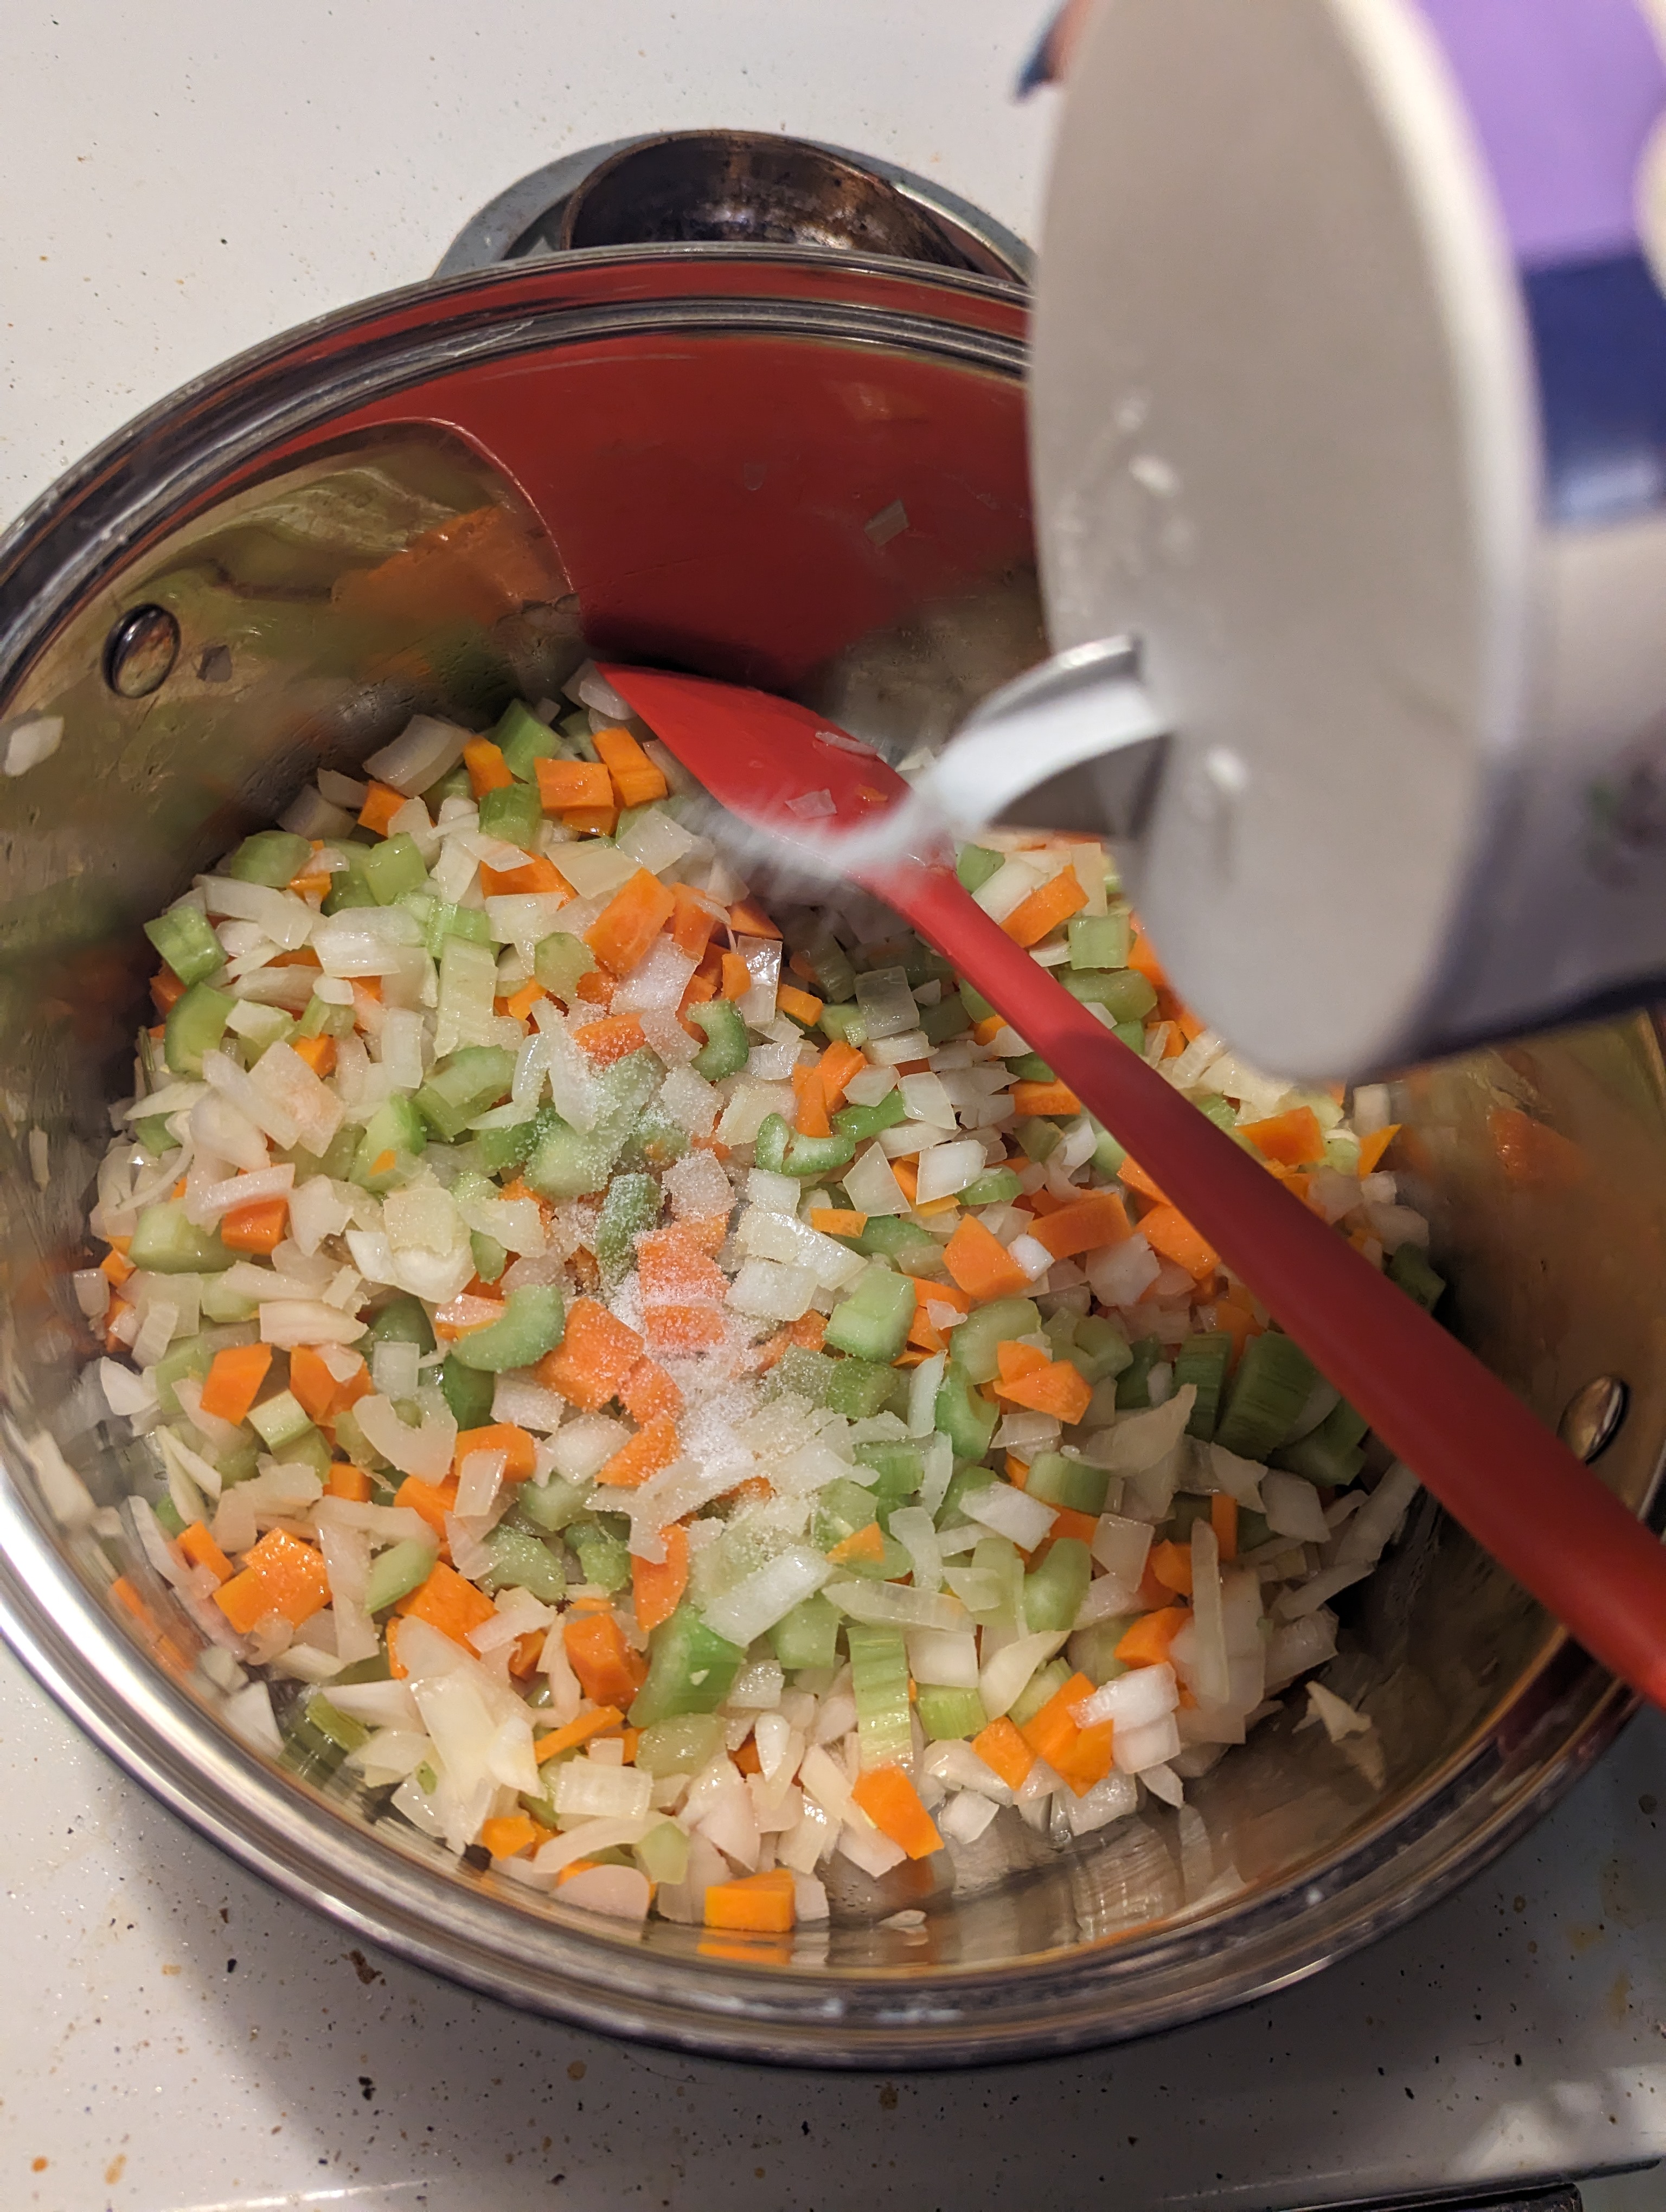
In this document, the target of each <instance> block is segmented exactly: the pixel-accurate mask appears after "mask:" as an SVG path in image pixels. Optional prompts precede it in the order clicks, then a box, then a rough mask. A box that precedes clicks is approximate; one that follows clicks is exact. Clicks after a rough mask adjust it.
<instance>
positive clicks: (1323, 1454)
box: [1273, 1398, 1366, 1489]
mask: <svg viewBox="0 0 1666 2212" xmlns="http://www.w3.org/2000/svg"><path fill="white" fill-rule="evenodd" d="M1365 1428H1366V1421H1365V1415H1364V1414H1363V1413H1356V1412H1355V1410H1354V1408H1353V1407H1352V1406H1350V1405H1349V1403H1348V1401H1347V1399H1346V1398H1343V1399H1341V1400H1339V1401H1338V1402H1337V1403H1336V1404H1335V1406H1333V1407H1331V1409H1330V1411H1329V1413H1327V1414H1326V1415H1325V1418H1324V1419H1323V1420H1322V1421H1321V1422H1320V1424H1319V1425H1318V1427H1317V1428H1316V1429H1314V1430H1312V1431H1310V1432H1309V1434H1308V1435H1306V1436H1304V1437H1298V1439H1297V1441H1296V1442H1295V1443H1293V1444H1286V1445H1284V1446H1283V1447H1282V1448H1281V1449H1280V1450H1278V1451H1275V1452H1274V1455H1273V1464H1274V1467H1278V1468H1283V1469H1284V1470H1285V1472H1286V1474H1301V1475H1305V1476H1306V1478H1307V1480H1309V1481H1310V1482H1322V1483H1329V1484H1331V1485H1333V1486H1335V1488H1337V1489H1345V1488H1346V1487H1347V1485H1348V1484H1349V1483H1351V1482H1352V1481H1353V1478H1354V1476H1355V1475H1356V1474H1359V1470H1360V1468H1362V1467H1363V1466H1364V1465H1365V1453H1364V1452H1363V1451H1361V1450H1360V1449H1359V1445H1360V1441H1361V1439H1362V1438H1363V1437H1364V1436H1365Z"/></svg>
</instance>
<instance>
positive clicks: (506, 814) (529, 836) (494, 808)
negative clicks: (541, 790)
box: [480, 783, 544, 853]
mask: <svg viewBox="0 0 1666 2212" xmlns="http://www.w3.org/2000/svg"><path fill="white" fill-rule="evenodd" d="M543 827H544V809H543V808H542V807H541V806H540V805H539V804H538V793H537V792H536V790H534V788H533V787H532V785H531V784H529V783H506V784H504V785H502V786H501V787H500V788H499V789H497V790H496V791H488V792H486V793H483V795H482V798H481V801H480V829H481V834H482V836H487V837H501V838H502V840H503V842H504V843H505V844H506V845H518V846H519V847H520V850H521V851H522V852H523V853H536V852H537V850H538V831H539V830H540V829H542V828H543Z"/></svg>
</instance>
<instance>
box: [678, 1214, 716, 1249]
mask: <svg viewBox="0 0 1666 2212" xmlns="http://www.w3.org/2000/svg"><path fill="white" fill-rule="evenodd" d="M675 1226H676V1227H677V1228H678V1229H684V1230H686V1231H688V1233H689V1235H690V1237H692V1238H693V1239H694V1242H695V1243H696V1244H697V1245H698V1246H699V1248H700V1249H701V1250H702V1252H704V1253H706V1254H707V1255H708V1256H709V1257H711V1258H715V1257H716V1255H718V1253H720V1252H721V1250H722V1249H723V1247H724V1244H725V1243H726V1242H727V1238H728V1234H729V1217H728V1215H727V1213H696V1214H694V1215H692V1216H690V1218H687V1219H685V1220H683V1221H679V1222H678V1223H676V1224H675Z"/></svg>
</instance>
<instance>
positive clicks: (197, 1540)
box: [179, 1521, 232, 1583]
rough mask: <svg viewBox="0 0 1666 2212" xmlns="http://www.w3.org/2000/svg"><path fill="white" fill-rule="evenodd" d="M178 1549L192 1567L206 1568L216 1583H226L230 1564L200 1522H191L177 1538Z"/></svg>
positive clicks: (230, 1575)
mask: <svg viewBox="0 0 1666 2212" xmlns="http://www.w3.org/2000/svg"><path fill="white" fill-rule="evenodd" d="M179 1549H180V1550H181V1551H182V1552H183V1553H185V1557H186V1559H189V1560H190V1561H191V1564H192V1566H193V1567H206V1568H207V1569H208V1571H209V1572H210V1574H211V1575H212V1576H213V1577H214V1579H215V1580H216V1582H218V1583H228V1582H229V1581H230V1580H231V1577H232V1564H231V1561H230V1560H229V1559H228V1558H227V1557H226V1555H225V1553H223V1552H222V1550H221V1549H220V1547H219V1546H218V1545H217V1544H216V1542H215V1541H214V1539H213V1537H212V1536H210V1534H209V1532H208V1529H207V1528H206V1526H205V1525H204V1522H201V1521H193V1522H192V1524H191V1526H190V1528H187V1529H185V1531H184V1532H183V1534H181V1535H180V1538H179Z"/></svg>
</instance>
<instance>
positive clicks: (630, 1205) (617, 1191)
mask: <svg viewBox="0 0 1666 2212" xmlns="http://www.w3.org/2000/svg"><path fill="white" fill-rule="evenodd" d="M659 1218H660V1185H659V1182H658V1181H657V1179H656V1178H655V1177H654V1176H651V1175H616V1176H614V1177H613V1180H612V1181H611V1182H610V1183H609V1185H608V1187H607V1195H606V1197H605V1199H604V1200H602V1210H601V1216H600V1218H599V1220H598V1222H597V1224H596V1266H597V1267H598V1269H599V1271H600V1274H601V1279H602V1289H603V1291H604V1292H605V1293H606V1294H607V1295H608V1296H610V1297H611V1294H612V1293H613V1292H614V1291H616V1290H617V1288H618V1286H619V1285H620V1284H621V1283H622V1282H623V1280H624V1279H625V1277H626V1276H627V1275H628V1274H629V1273H630V1271H631V1269H632V1268H633V1267H635V1265H636V1239H637V1238H638V1237H645V1236H647V1234H648V1231H650V1230H651V1229H653V1228H654V1226H655V1225H656V1224H657V1223H658V1221H659ZM511 1364H513V1365H514V1366H518V1367H519V1366H524V1365H526V1364H527V1363H526V1362H525V1361H523V1360H515V1361H514V1362H512V1363H511Z"/></svg>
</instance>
